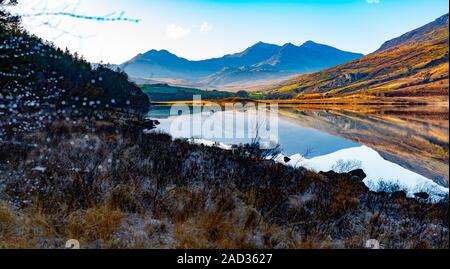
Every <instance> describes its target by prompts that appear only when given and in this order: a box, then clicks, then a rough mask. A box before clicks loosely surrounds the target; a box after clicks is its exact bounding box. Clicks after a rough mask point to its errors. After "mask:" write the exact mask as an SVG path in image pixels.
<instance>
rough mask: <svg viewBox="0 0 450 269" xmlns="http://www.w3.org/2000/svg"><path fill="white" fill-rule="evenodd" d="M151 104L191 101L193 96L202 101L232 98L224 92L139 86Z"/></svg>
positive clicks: (151, 85) (161, 85)
mask: <svg viewBox="0 0 450 269" xmlns="http://www.w3.org/2000/svg"><path fill="white" fill-rule="evenodd" d="M140 87H141V89H142V91H143V92H144V93H145V94H147V95H148V96H149V97H150V99H151V100H152V102H169V101H192V100H193V98H194V95H200V96H201V98H202V99H204V100H214V99H223V98H228V97H232V96H234V94H232V93H229V92H224V91H215V90H213V91H206V90H200V89H195V88H186V87H176V86H170V85H168V84H163V83H160V84H145V85H141V86H140Z"/></svg>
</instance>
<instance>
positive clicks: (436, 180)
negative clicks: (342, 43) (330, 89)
mask: <svg viewBox="0 0 450 269" xmlns="http://www.w3.org/2000/svg"><path fill="white" fill-rule="evenodd" d="M170 109H171V107H169V106H153V107H152V109H151V111H150V113H149V117H150V118H153V119H158V120H159V121H160V123H161V124H160V125H159V126H158V130H160V131H164V132H167V133H170V134H172V135H173V136H174V137H177V138H196V139H197V140H196V142H197V143H199V142H201V143H205V144H211V143H212V142H211V141H213V142H218V143H222V145H223V146H224V147H226V145H230V144H239V143H249V142H251V138H248V137H244V138H236V132H237V131H238V129H239V128H241V129H245V130H246V131H248V130H252V128H253V129H255V126H258V125H257V124H256V125H255V122H253V123H247V124H246V125H245V126H242V125H241V126H238V124H234V125H231V126H228V127H227V126H225V125H224V124H223V123H222V121H226V120H229V119H241V118H245V119H248V118H252V117H255V115H254V112H250V111H246V110H238V111H218V112H203V113H198V115H197V116H200V117H199V118H200V121H198V122H201V123H202V124H203V125H205V124H212V125H214V124H216V125H217V124H219V125H221V126H222V127H221V128H222V129H223V130H222V134H228V136H227V138H225V137H224V136H225V135H217V136H216V137H211V136H208V137H207V138H205V137H202V135H198V134H195V132H194V131H193V129H194V127H193V126H194V125H193V123H192V117H191V116H192V113H194V112H193V109H192V107H190V111H184V114H182V115H178V114H176V113H175V114H174V115H175V116H171V114H170ZM445 110H446V109H445V108H444V109H441V108H432V109H430V108H424V107H387V108H364V109H361V110H360V111H358V110H341V109H334V108H333V109H323V108H320V109H318V108H308V109H305V108H303V107H299V106H288V107H280V108H279V110H278V113H277V115H278V117H277V132H276V133H277V137H276V138H277V139H276V140H277V142H278V143H279V144H280V146H281V149H282V154H283V155H284V156H289V157H290V158H291V161H290V162H289V163H288V165H292V166H304V167H307V168H310V169H313V170H316V171H329V170H338V171H337V172H347V171H346V170H350V169H354V168H362V169H363V170H364V171H365V173H366V174H367V178H366V179H365V183H366V185H368V186H369V187H371V188H373V189H376V186H377V184H378V183H379V182H380V181H390V182H395V183H399V184H400V185H402V186H404V187H405V189H407V190H408V192H409V195H413V193H414V192H417V191H427V192H429V193H432V194H436V195H440V194H443V193H448V188H447V187H448V178H449V171H448V130H449V128H448V116H446V114H445V112H446V111H445ZM447 110H448V109H447ZM259 116H260V115H259V114H258V117H259ZM253 119H254V118H253ZM198 122H197V125H199V124H198ZM249 122H251V121H249ZM256 122H258V119H257V120H256ZM250 125H251V126H250ZM186 126H188V128H186ZM252 126H253V127H252ZM182 127H184V128H182ZM258 128H260V127H256V129H258ZM253 131H254V130H253ZM246 135H247V133H246ZM272 138H273V137H272Z"/></svg>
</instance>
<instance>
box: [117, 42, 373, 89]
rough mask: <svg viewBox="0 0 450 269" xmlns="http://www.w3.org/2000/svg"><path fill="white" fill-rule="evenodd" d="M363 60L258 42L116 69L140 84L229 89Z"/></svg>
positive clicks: (153, 57)
mask: <svg viewBox="0 0 450 269" xmlns="http://www.w3.org/2000/svg"><path fill="white" fill-rule="evenodd" d="M363 56H364V55H363V54H359V53H352V52H346V51H342V50H339V49H336V48H333V47H330V46H327V45H322V44H318V43H315V42H313V41H307V42H305V43H304V44H302V45H300V46H296V45H293V44H291V43H288V44H285V45H283V46H278V45H274V44H267V43H263V42H258V43H257V44H255V45H253V46H251V47H249V48H247V49H246V50H244V51H242V52H239V53H235V54H229V55H225V56H223V57H220V58H213V59H207V60H200V61H190V60H187V59H185V58H181V57H178V56H176V55H174V54H172V53H170V52H169V51H167V50H159V51H157V50H150V51H148V52H146V53H144V54H139V55H137V56H136V57H134V58H133V59H131V60H129V61H127V62H125V63H123V64H122V65H120V67H121V68H122V69H123V70H124V71H125V72H126V73H128V75H129V76H130V77H131V78H132V79H134V80H135V81H139V82H140V83H142V82H145V80H148V81H151V82H155V81H156V82H168V81H169V82H173V81H178V83H182V84H183V83H184V84H187V85H190V86H196V87H210V88H233V87H234V86H237V85H240V86H243V85H246V86H248V85H254V84H258V83H259V84H260V83H261V82H262V81H266V80H277V79H282V78H288V77H291V76H293V75H296V74H302V73H307V72H316V71H320V70H322V69H325V68H329V67H332V66H335V65H338V64H341V63H345V62H349V61H352V60H355V59H358V58H360V57H363Z"/></svg>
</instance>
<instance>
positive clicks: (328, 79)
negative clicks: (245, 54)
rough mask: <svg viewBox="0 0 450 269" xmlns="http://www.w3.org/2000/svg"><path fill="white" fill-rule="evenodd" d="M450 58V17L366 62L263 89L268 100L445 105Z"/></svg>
mask: <svg viewBox="0 0 450 269" xmlns="http://www.w3.org/2000/svg"><path fill="white" fill-rule="evenodd" d="M448 52H449V47H448V14H446V15H444V16H442V17H440V18H438V19H437V20H436V21H434V22H432V23H430V24H427V25H425V26H423V27H421V28H419V29H416V30H414V31H411V32H409V33H407V34H405V35H403V36H401V37H399V38H395V39H393V40H390V41H388V42H386V43H385V44H384V45H383V46H382V47H381V48H380V49H379V50H377V51H376V52H374V53H372V54H370V55H367V56H365V57H363V58H360V59H357V60H355V61H352V62H349V63H346V64H342V65H339V66H336V67H332V68H329V69H326V70H323V71H321V72H317V73H312V74H306V75H302V76H298V77H296V78H293V79H290V80H287V81H284V82H282V83H278V84H276V85H271V86H267V87H263V88H262V89H263V91H265V93H266V98H269V99H271V98H275V99H291V98H293V99H297V100H306V99H307V100H309V101H311V100H316V101H317V102H341V101H342V100H343V99H342V98H345V100H347V101H346V102H368V101H373V100H382V101H389V102H392V101H405V102H408V101H414V102H446V101H448V89H449V86H448V85H449V84H448V83H449V80H448V59H449V56H448ZM336 98H339V99H340V101H339V100H336Z"/></svg>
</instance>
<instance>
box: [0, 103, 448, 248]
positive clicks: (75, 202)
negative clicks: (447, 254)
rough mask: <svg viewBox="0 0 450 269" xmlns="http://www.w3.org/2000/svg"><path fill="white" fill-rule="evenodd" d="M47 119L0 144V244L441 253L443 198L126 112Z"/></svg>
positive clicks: (444, 219)
mask: <svg viewBox="0 0 450 269" xmlns="http://www.w3.org/2000/svg"><path fill="white" fill-rule="evenodd" d="M86 113H87V114H85V115H84V116H83V117H79V118H72V120H70V121H66V120H64V119H61V120H57V121H54V122H53V123H52V124H49V125H48V126H46V127H45V128H44V129H42V130H41V131H39V132H36V133H30V134H27V133H25V134H23V135H22V136H21V142H20V143H12V142H2V143H1V144H0V170H1V173H0V200H1V201H2V202H1V205H0V246H1V247H3V248H61V247H63V246H64V243H65V241H66V240H68V239H69V238H75V239H77V240H79V241H80V242H81V245H82V247H84V248H362V247H364V245H365V242H366V241H367V240H368V239H377V240H379V241H380V242H381V244H382V246H383V247H384V248H448V246H449V245H448V238H449V237H448V219H449V218H448V217H449V216H448V202H446V201H444V202H442V203H439V204H428V203H426V202H424V201H422V202H421V201H418V200H415V199H408V198H406V196H405V194H404V193H403V192H395V193H392V194H389V193H384V192H381V193H373V192H370V191H369V190H368V189H367V187H365V185H364V183H362V178H364V174H363V173H362V171H354V172H351V173H348V174H336V173H333V172H329V173H321V174H317V173H314V172H311V171H308V170H305V169H303V168H299V169H294V168H290V167H287V166H284V165H282V164H279V163H276V162H273V161H269V160H265V159H262V158H260V157H258V156H257V155H252V154H250V155H249V152H248V151H247V150H246V149H245V148H239V147H238V148H235V149H234V150H232V151H226V150H222V149H219V148H215V147H206V146H203V145H193V144H190V143H189V142H188V141H184V140H173V139H172V138H171V137H170V136H168V135H166V134H161V133H158V132H148V131H145V130H146V129H148V128H149V127H148V124H147V125H146V124H144V123H143V122H142V121H140V120H139V119H136V118H131V117H130V116H129V115H128V114H120V113H115V114H111V113H110V112H105V113H92V114H91V112H89V111H87V112H86Z"/></svg>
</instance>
